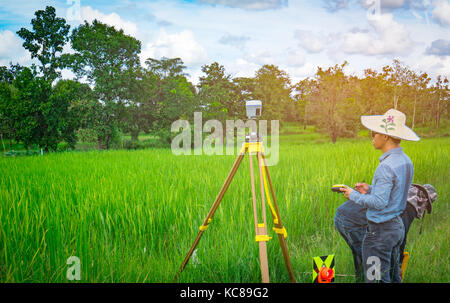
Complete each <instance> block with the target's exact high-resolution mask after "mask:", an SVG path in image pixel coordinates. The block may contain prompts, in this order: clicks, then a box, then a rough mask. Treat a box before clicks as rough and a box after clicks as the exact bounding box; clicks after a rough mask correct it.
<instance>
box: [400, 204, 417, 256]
mask: <svg viewBox="0 0 450 303" xmlns="http://www.w3.org/2000/svg"><path fill="white" fill-rule="evenodd" d="M401 218H402V221H403V225H404V226H405V237H404V238H403V242H402V244H401V245H400V261H399V263H400V264H402V263H403V252H404V250H405V245H406V235H407V234H408V231H409V227H410V226H411V223H412V222H413V221H414V219H415V218H416V210H415V209H414V207H412V206H411V205H410V204H409V203H406V208H405V211H404V212H403V213H402V215H401Z"/></svg>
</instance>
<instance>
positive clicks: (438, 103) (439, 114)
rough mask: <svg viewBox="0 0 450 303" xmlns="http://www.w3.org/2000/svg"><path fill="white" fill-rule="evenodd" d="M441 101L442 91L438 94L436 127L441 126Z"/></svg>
mask: <svg viewBox="0 0 450 303" xmlns="http://www.w3.org/2000/svg"><path fill="white" fill-rule="evenodd" d="M440 103H441V93H440V92H439V95H438V102H437V111H436V128H439V120H440V119H441V113H440V108H439V107H440Z"/></svg>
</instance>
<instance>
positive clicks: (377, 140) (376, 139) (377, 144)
mask: <svg viewBox="0 0 450 303" xmlns="http://www.w3.org/2000/svg"><path fill="white" fill-rule="evenodd" d="M385 143H386V139H385V136H384V135H383V134H380V133H377V132H374V131H372V145H373V147H374V148H375V149H381V148H382V147H383V146H384V144H385Z"/></svg>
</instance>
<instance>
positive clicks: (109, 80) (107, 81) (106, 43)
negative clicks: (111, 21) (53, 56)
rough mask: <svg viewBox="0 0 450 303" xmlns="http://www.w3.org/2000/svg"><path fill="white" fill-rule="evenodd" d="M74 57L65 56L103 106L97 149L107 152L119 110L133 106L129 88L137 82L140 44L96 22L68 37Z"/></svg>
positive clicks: (80, 28) (116, 124) (78, 29)
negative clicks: (130, 104) (84, 78)
mask: <svg viewBox="0 0 450 303" xmlns="http://www.w3.org/2000/svg"><path fill="white" fill-rule="evenodd" d="M70 39H71V42H72V48H73V49H74V50H75V51H76V53H75V54H72V55H67V56H66V59H67V60H68V61H69V62H70V63H71V68H72V69H73V71H74V72H75V74H76V75H77V77H86V78H87V80H88V81H89V82H90V83H91V85H93V86H94V94H95V96H96V97H97V98H98V99H99V100H101V101H102V102H103V103H104V104H103V117H102V120H101V123H102V127H98V128H97V131H98V139H99V145H100V147H102V148H106V149H109V148H110V146H111V143H112V141H113V140H114V137H115V136H116V135H117V132H118V126H119V125H118V123H119V109H120V107H121V106H122V105H123V104H127V103H130V102H132V100H131V99H130V96H131V93H132V92H131V91H130V88H133V87H135V84H134V83H135V82H136V81H137V75H136V70H138V68H139V66H140V63H139V57H138V54H139V53H140V51H141V43H140V41H138V40H136V39H135V38H133V37H131V36H128V35H125V34H124V33H123V30H116V29H115V28H114V27H113V26H108V25H106V24H103V23H101V22H99V21H97V20H94V21H93V22H92V24H89V23H87V22H85V23H84V24H83V25H80V26H79V27H78V28H76V29H75V30H74V31H73V32H72V35H71V37H70ZM99 118H100V117H99Z"/></svg>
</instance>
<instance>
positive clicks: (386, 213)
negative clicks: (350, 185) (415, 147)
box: [349, 147, 414, 223]
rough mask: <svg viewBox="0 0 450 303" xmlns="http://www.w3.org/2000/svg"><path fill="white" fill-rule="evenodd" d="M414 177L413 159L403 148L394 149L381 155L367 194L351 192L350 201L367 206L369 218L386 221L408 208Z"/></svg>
mask: <svg viewBox="0 0 450 303" xmlns="http://www.w3.org/2000/svg"><path fill="white" fill-rule="evenodd" d="M413 176H414V168H413V164H412V162H411V159H409V157H408V156H407V155H406V154H405V153H404V152H403V148H401V147H398V148H393V149H391V150H389V151H387V152H385V153H384V154H383V155H382V156H381V157H380V165H378V167H377V169H376V171H375V175H374V176H373V180H372V185H371V186H370V188H369V191H368V192H367V193H366V194H361V193H359V192H357V191H356V190H355V191H352V192H351V193H350V199H349V200H351V201H353V202H355V203H357V204H360V205H362V206H364V207H367V212H366V216H367V219H368V220H370V221H372V222H375V223H381V222H386V221H388V220H390V219H392V218H394V217H396V216H398V215H400V214H401V213H402V212H403V210H404V209H405V207H406V199H407V198H408V190H409V187H410V186H411V183H412V180H413Z"/></svg>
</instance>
